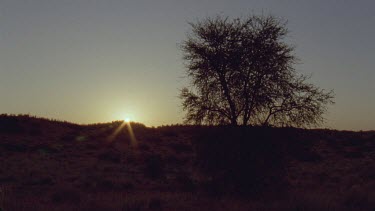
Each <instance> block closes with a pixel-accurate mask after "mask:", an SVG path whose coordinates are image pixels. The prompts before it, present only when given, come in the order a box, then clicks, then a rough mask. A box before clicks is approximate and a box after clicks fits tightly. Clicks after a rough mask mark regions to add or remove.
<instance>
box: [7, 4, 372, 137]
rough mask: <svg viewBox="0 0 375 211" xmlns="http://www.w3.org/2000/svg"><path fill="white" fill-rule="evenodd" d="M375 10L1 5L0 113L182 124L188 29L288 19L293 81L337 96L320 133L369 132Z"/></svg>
mask: <svg viewBox="0 0 375 211" xmlns="http://www.w3.org/2000/svg"><path fill="white" fill-rule="evenodd" d="M374 8H375V1H372V0H368V1H365V0H358V1H352V0H350V1H346V0H341V1H333V0H310V1H307V0H289V1H286V0H274V1H271V0H263V1H261V0H231V1H229V0H189V1H177V0H175V1H172V0H149V1H146V0H134V1H130V0H129V1H127V0H106V1H102V0H0V49H1V50H0V113H8V114H30V115H36V116H39V117H47V118H53V119H58V120H66V121H70V122H75V123H82V124H87V123H96V122H110V121H112V120H120V119H123V118H125V117H128V118H131V119H132V120H134V121H137V122H142V123H144V124H146V125H147V126H158V125H166V124H176V123H181V122H182V120H183V116H184V112H183V111H182V107H181V100H180V99H179V98H178V95H179V90H180V89H181V88H182V87H184V86H186V85H187V84H188V78H187V77H186V74H185V69H184V65H183V60H182V52H181V51H180V49H179V47H178V46H179V44H180V43H181V42H182V41H183V40H184V39H185V38H186V34H187V33H188V32H189V30H190V29H191V28H190V26H189V24H188V22H195V21H197V20H200V19H202V18H205V17H210V16H216V15H218V14H219V15H224V16H229V17H245V16H247V15H252V14H258V15H259V14H271V15H274V16H276V17H280V18H283V19H284V20H288V24H287V28H288V29H289V30H290V34H289V36H288V40H287V42H288V43H290V44H292V45H294V46H295V54H296V56H297V57H298V58H299V59H300V63H299V64H298V65H296V69H297V71H298V72H300V73H303V74H307V75H310V74H311V76H312V78H311V80H310V82H312V83H314V84H315V85H317V86H319V87H320V88H323V89H326V90H331V89H333V90H334V91H335V102H336V103H335V104H334V105H332V106H329V108H328V112H327V114H326V115H325V118H326V119H327V122H326V123H325V124H323V125H321V126H320V127H322V128H330V129H339V130H375V111H374V109H375V93H374V91H375V69H374V67H375V42H374V37H375V12H374Z"/></svg>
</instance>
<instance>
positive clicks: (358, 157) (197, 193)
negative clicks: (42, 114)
mask: <svg viewBox="0 0 375 211" xmlns="http://www.w3.org/2000/svg"><path fill="white" fill-rule="evenodd" d="M120 125H121V122H113V123H108V124H95V125H86V126H83V125H75V124H70V123H67V122H60V121H56V120H54V121H51V120H47V119H42V118H34V117H29V116H8V115H0V159H1V164H0V210H1V211H3V210H6V211H8V210H15V211H17V210H28V211H29V210H57V211H60V210H130V211H132V210H296V211H297V210H372V209H373V208H374V207H375V204H374V201H375V191H374V190H375V182H374V181H375V180H374V179H375V171H374V168H373V167H374V164H375V132H357V133H355V132H349V131H332V130H301V129H292V128H289V129H287V128H284V129H277V128H251V129H231V128H215V127H213V128H212V127H194V126H181V125H177V126H164V127H159V128H147V127H145V126H144V125H142V124H133V125H132V128H133V132H134V134H135V136H136V139H137V143H138V144H137V145H132V144H131V139H130V138H129V132H128V130H126V129H123V130H121V131H120V133H118V135H117V136H116V137H115V138H114V139H110V138H109V137H112V134H113V132H114V131H115V130H116V128H118V127H119V126H120ZM240 130H245V132H244V131H242V132H241V131H240ZM240 133H242V135H239V134H240ZM264 176H266V177H265V178H268V179H267V180H260V177H262V178H263V177H264ZM277 181H282V184H281V183H280V184H281V185H280V184H279V183H278V182H277ZM260 184H262V185H260ZM264 184H267V185H268V186H267V188H265V186H264ZM240 187H245V189H241V188H240ZM255 190H257V191H255ZM249 192H250V193H252V194H247V193H249ZM254 193H256V194H254Z"/></svg>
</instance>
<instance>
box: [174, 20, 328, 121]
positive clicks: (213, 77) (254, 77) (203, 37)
mask: <svg viewBox="0 0 375 211" xmlns="http://www.w3.org/2000/svg"><path fill="white" fill-rule="evenodd" d="M190 25H191V27H192V32H191V34H189V36H188V38H187V39H186V40H185V41H184V42H183V43H182V46H181V47H182V50H183V52H184V60H185V61H186V67H187V74H188V76H189V77H190V78H191V85H192V88H191V89H188V88H183V89H182V91H181V95H180V97H181V99H182V100H183V103H182V105H183V108H184V110H186V111H187V114H186V122H187V123H195V124H210V125H212V124H213V125H217V124H231V125H238V124H241V125H276V126H311V125H317V124H319V123H321V122H323V120H324V119H323V117H322V115H323V114H324V112H325V111H326V105H327V104H331V103H333V101H332V99H333V92H332V91H330V92H326V91H324V90H323V89H319V88H318V87H316V86H314V85H313V84H310V83H308V82H307V79H308V77H306V76H304V75H301V74H298V73H297V72H296V71H295V69H294V67H293V66H294V64H295V63H296V57H295V56H294V54H293V47H291V46H290V45H289V44H287V43H286V42H285V41H284V38H285V37H286V35H287V33H288V30H287V28H286V25H285V23H284V22H282V21H280V20H278V19H277V18H275V17H273V16H250V17H248V18H244V19H240V18H236V19H229V18H227V17H220V16H217V17H215V18H207V19H204V20H202V21H198V22H197V23H191V24H190Z"/></svg>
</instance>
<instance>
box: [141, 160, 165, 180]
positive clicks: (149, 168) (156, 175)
mask: <svg viewBox="0 0 375 211" xmlns="http://www.w3.org/2000/svg"><path fill="white" fill-rule="evenodd" d="M145 162H146V166H145V169H144V173H145V176H147V177H149V178H151V179H160V178H162V177H163V176H164V168H165V166H164V162H163V161H162V158H161V156H160V155H151V156H149V157H147V158H146V161H145Z"/></svg>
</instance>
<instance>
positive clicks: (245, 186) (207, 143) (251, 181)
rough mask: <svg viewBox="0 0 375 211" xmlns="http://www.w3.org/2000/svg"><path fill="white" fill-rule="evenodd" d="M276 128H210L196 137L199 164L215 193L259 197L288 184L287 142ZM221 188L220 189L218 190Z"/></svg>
mask: <svg viewBox="0 0 375 211" xmlns="http://www.w3.org/2000/svg"><path fill="white" fill-rule="evenodd" d="M275 132H278V131H277V130H275V129H272V128H248V127H246V128H245V127H243V128H231V127H214V128H207V129H205V130H203V131H201V133H200V134H199V135H198V137H196V139H195V141H194V145H195V147H196V152H197V161H196V163H197V164H198V166H199V167H200V169H201V170H202V171H203V172H204V173H205V174H206V175H207V178H209V180H208V181H207V182H208V183H207V187H210V189H211V191H212V190H213V192H223V191H225V192H228V191H234V192H235V193H239V194H254V195H258V194H259V193H261V192H262V191H265V190H266V189H267V187H271V186H272V189H273V191H276V190H275V189H278V188H281V187H282V186H284V185H285V184H286V182H285V180H284V176H285V174H284V169H285V168H284V157H285V156H283V152H284V149H283V140H280V139H279V138H280V136H279V135H278V134H275ZM215 186H220V187H215Z"/></svg>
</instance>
